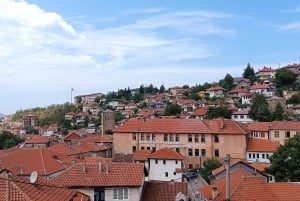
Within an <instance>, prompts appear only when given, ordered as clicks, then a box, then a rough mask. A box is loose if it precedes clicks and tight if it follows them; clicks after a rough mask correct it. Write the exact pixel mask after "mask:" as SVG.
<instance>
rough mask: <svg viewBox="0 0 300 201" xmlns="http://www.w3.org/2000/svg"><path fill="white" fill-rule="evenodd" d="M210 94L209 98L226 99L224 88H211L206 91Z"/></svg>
mask: <svg viewBox="0 0 300 201" xmlns="http://www.w3.org/2000/svg"><path fill="white" fill-rule="evenodd" d="M206 92H207V93H208V94H209V97H210V98H212V97H224V88H222V87H211V88H209V89H207V90H206Z"/></svg>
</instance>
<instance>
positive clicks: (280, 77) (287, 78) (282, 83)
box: [275, 68, 297, 88]
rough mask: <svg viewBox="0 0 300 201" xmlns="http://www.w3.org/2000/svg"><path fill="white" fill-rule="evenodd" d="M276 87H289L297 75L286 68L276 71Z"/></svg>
mask: <svg viewBox="0 0 300 201" xmlns="http://www.w3.org/2000/svg"><path fill="white" fill-rule="evenodd" d="M275 76H276V77H275V83H276V87H277V88H280V87H290V86H291V85H292V84H294V83H295V81H296V80H297V75H296V74H295V73H293V72H292V71H290V70H289V69H287V68H280V69H277V70H276V75H275Z"/></svg>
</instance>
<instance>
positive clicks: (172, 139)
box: [170, 134, 174, 142]
mask: <svg viewBox="0 0 300 201" xmlns="http://www.w3.org/2000/svg"><path fill="white" fill-rule="evenodd" d="M170 141H171V142H173V141H174V136H173V134H170Z"/></svg>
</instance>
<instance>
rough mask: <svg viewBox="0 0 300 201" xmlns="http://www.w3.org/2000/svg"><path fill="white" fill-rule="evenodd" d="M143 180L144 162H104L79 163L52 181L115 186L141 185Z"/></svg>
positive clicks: (61, 183)
mask: <svg viewBox="0 0 300 201" xmlns="http://www.w3.org/2000/svg"><path fill="white" fill-rule="evenodd" d="M107 164H108V172H107V170H106V168H107ZM84 166H85V171H84ZM100 167H101V171H100ZM143 181H144V164H142V163H102V164H101V165H99V163H94V164H88V163H87V164H85V165H84V163H77V164H74V165H73V166H72V167H70V168H69V169H68V170H67V171H66V172H64V173H62V174H60V175H58V176H57V177H55V178H53V179H52V180H51V183H53V184H55V185H61V186H65V187H72V186H73V187H75V186H90V187H96V186H98V187H114V186H141V185H142V184H143Z"/></svg>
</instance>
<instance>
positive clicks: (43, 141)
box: [22, 135, 50, 148]
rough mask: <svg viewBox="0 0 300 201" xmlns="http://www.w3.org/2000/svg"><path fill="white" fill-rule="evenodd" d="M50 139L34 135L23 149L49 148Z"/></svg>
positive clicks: (25, 143) (28, 139) (24, 144)
mask: <svg viewBox="0 0 300 201" xmlns="http://www.w3.org/2000/svg"><path fill="white" fill-rule="evenodd" d="M49 145H50V139H49V138H47V137H42V136H39V135H32V136H30V137H28V138H27V139H26V140H25V141H24V143H23V145H22V147H24V148H31V147H49Z"/></svg>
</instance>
